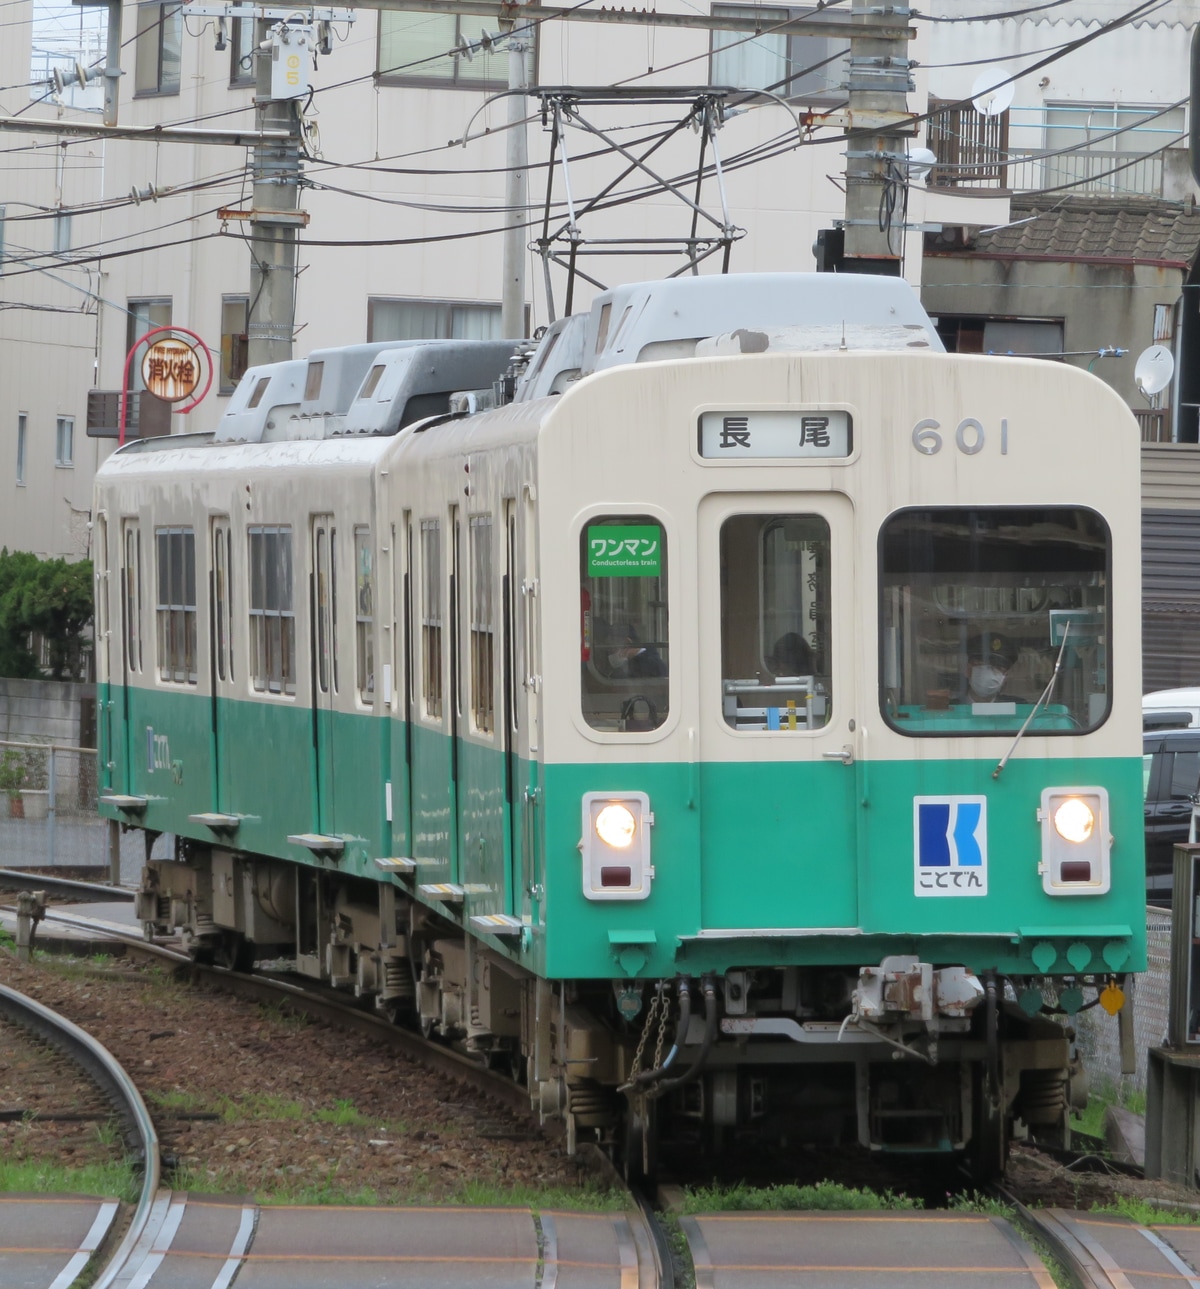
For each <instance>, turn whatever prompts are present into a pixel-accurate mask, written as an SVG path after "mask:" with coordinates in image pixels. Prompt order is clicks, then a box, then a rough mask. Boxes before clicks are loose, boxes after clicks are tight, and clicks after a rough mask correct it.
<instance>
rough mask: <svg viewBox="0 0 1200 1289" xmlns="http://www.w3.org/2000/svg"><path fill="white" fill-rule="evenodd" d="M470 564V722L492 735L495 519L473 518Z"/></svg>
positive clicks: (471, 521)
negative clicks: (493, 533) (493, 549)
mask: <svg viewBox="0 0 1200 1289" xmlns="http://www.w3.org/2000/svg"><path fill="white" fill-rule="evenodd" d="M469 540H470V552H469V556H470V561H471V604H470V608H469V613H470V619H469V621H470V631H471V723H472V726H473V728H474V730H475V732H476V733H478V734H490V733H491V732H492V728H493V725H494V722H495V681H494V679H493V676H494V672H493V666H492V664H493V659H494V656H495V653H494V641H495V614H494V610H493V599H492V577H493V567H492V517H491V515H472V516H471V517H470V524H469Z"/></svg>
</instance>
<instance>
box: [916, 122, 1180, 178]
mask: <svg viewBox="0 0 1200 1289" xmlns="http://www.w3.org/2000/svg"><path fill="white" fill-rule="evenodd" d="M931 108H932V114H931V116H930V118H929V146H930V148H932V150H933V152H934V154H935V155H936V157H937V164H936V165H935V166H934V167H933V169H932V171H931V172H930V175H929V181H928V182H929V186H930V187H931V188H953V189H956V190H959V191H962V190H967V189H975V190H979V189H985V190H986V189H1007V190H1008V191H1010V192H1047V191H1050V192H1053V191H1058V190H1063V189H1065V190H1068V191H1071V192H1077V193H1087V194H1093V195H1095V194H1103V195H1105V196H1111V197H1115V196H1155V197H1159V196H1162V194H1163V171H1164V153H1165V151H1166V150H1167V149H1168V148H1169V147H1171V146H1172V145H1173V144H1176V143H1178V142H1179V141H1180V140H1181V139H1182V134H1181V132H1180V130H1179V129H1177V128H1176V127H1175V125H1174V123H1173V122H1174V116H1175V114H1174V113H1172V114H1171V115H1169V116H1168V115H1166V114H1164V115H1163V116H1162V117H1161V118H1155V119H1152V120H1149V121H1145V117H1144V116H1143V117H1139V118H1138V119H1139V120H1140V121H1145V123H1144V124H1140V125H1136V126H1129V127H1127V128H1124V129H1120V130H1112V131H1105V130H1103V129H1101V128H1100V127H1099V126H1098V125H1097V124H1096V121H1095V120H1094V116H1095V114H1094V113H1092V112H1089V111H1087V110H1085V109H1084V108H1080V109H1077V110H1072V111H1070V112H1069V111H1068V110H1067V109H1064V108H1053V109H1049V111H1050V112H1053V114H1054V118H1053V119H1051V118H1049V117H1048V110H1047V109H1043V108H1018V107H1014V108H1012V109H1010V111H1008V112H1004V113H1002V114H1001V115H999V116H982V115H980V113H978V112H976V111H975V109H974V108H973V107H972V106H971V105H970V104H967V105H966V106H962V105H953V104H945V105H940V104H939V103H938V102H937V100H931ZM1104 115H1105V113H1103V112H1101V113H1100V116H1101V118H1102V119H1103V117H1104ZM1108 115H1109V116H1110V117H1111V119H1114V120H1115V119H1117V118H1118V116H1119V117H1120V119H1121V120H1124V119H1127V118H1128V117H1129V116H1130V115H1131V110H1130V109H1121V110H1120V113H1119V114H1117V113H1109V114H1108ZM1076 116H1077V117H1078V120H1076V119H1075V117H1076ZM1145 116H1149V109H1147V112H1146V114H1145ZM1064 120H1065V123H1064ZM1012 134H1016V135H1019V136H1020V137H1019V140H1018V142H1017V143H1016V144H1014V142H1013V139H1012V138H1011V137H1010V135H1012ZM1048 136H1049V137H1057V138H1058V139H1067V140H1068V142H1067V143H1066V144H1065V145H1063V146H1059V147H1045V146H1037V147H1035V146H1033V144H1034V142H1035V141H1038V142H1040V143H1043V144H1044V142H1045V140H1046V139H1047V137H1048ZM1021 145H1024V146H1021Z"/></svg>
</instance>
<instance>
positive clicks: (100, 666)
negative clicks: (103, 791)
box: [92, 511, 113, 788]
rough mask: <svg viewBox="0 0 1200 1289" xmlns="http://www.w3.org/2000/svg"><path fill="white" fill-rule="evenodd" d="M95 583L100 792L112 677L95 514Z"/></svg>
mask: <svg viewBox="0 0 1200 1289" xmlns="http://www.w3.org/2000/svg"><path fill="white" fill-rule="evenodd" d="M92 559H93V563H94V566H95V570H96V572H95V580H96V625H95V633H96V695H97V697H96V758H97V764H96V774H97V783H98V785H99V786H100V787H101V788H110V787H111V786H112V767H111V762H112V725H113V722H112V674H111V672H110V671H109V666H110V640H111V635H112V632H111V630H110V624H109V612H110V608H109V599H108V597H109V594H110V591H111V587H110V580H111V579H110V578H109V573H108V570H109V563H108V516H107V515H106V514H105V513H104V512H103V511H99V512H97V514H96V535H95V539H94V541H93V545H92Z"/></svg>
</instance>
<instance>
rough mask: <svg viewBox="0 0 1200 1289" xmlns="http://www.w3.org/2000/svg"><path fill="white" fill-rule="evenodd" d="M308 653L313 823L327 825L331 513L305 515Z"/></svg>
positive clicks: (332, 677) (333, 649)
mask: <svg viewBox="0 0 1200 1289" xmlns="http://www.w3.org/2000/svg"><path fill="white" fill-rule="evenodd" d="M311 538H312V540H311V549H312V571H311V585H312V593H311V595H310V596H309V604H310V606H311V613H312V628H311V635H312V655H313V668H312V670H313V685H312V693H313V755H314V757H315V762H316V782H317V801H316V810H315V812H314V813H315V816H316V827H317V831H318V832H324V831H326V830H327V829H332V827H333V794H334V781H333V711H334V699H335V697H336V695H337V686H338V674H337V636H336V631H337V583H336V576H337V546H336V543H337V529H336V528H335V526H334V522H333V516H332V515H314V516H313V517H312V519H311Z"/></svg>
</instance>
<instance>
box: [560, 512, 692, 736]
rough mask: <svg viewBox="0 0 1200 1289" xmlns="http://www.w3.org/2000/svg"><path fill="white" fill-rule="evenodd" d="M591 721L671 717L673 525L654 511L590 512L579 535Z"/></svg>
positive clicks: (585, 696) (645, 726)
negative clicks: (669, 534)
mask: <svg viewBox="0 0 1200 1289" xmlns="http://www.w3.org/2000/svg"><path fill="white" fill-rule="evenodd" d="M579 586H580V619H581V635H582V640H581V642H580V644H581V648H580V657H581V663H582V676H583V682H582V693H581V697H582V702H583V717H584V720H586V721H587V723H588V724H589V725H590V726H591V727H592V729H595V730H609V731H619V732H623V733H637V732H643V733H644V732H646V731H648V730H654V729H657V728H658V727H659V726H660V725H661V724H662V723H663V722H664V721H665V720H666V719H667V705H668V704H667V700H668V694H669V687H668V683H667V666H668V661H669V659H670V648H669V643H670V642H669V639H668V633H667V541H666V530H665V529H664V528H663V526H662V525H661V524H660V523H659V521H658V520H657V519H654V518H652V517H650V516H640V515H637V516H631V515H621V516H615V515H614V516H604V517H597V518H595V519H589V520H588V521H587V523H585V524H584V526H583V530H582V532H581V533H580V534H579Z"/></svg>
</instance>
